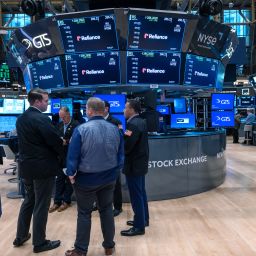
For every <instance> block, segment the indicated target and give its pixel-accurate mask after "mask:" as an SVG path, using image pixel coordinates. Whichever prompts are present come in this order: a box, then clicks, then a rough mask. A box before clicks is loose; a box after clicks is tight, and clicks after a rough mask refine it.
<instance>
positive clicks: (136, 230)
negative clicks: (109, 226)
mask: <svg viewBox="0 0 256 256" xmlns="http://www.w3.org/2000/svg"><path fill="white" fill-rule="evenodd" d="M144 234H145V229H139V228H134V227H133V228H130V229H128V230H122V231H121V236H139V235H144Z"/></svg>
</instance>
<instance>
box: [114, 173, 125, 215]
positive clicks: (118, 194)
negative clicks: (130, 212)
mask: <svg viewBox="0 0 256 256" xmlns="http://www.w3.org/2000/svg"><path fill="white" fill-rule="evenodd" d="M122 202H123V198H122V187H121V175H120V173H119V174H118V176H117V178H116V185H115V189H114V202H113V203H114V208H115V209H116V210H119V211H120V210H122Z"/></svg>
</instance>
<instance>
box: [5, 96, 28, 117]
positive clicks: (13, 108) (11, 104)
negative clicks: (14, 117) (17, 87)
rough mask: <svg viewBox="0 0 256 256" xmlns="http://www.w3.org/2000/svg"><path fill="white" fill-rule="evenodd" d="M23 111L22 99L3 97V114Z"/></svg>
mask: <svg viewBox="0 0 256 256" xmlns="http://www.w3.org/2000/svg"><path fill="white" fill-rule="evenodd" d="M23 112H24V100H23V99H4V105H3V113H4V114H22V113H23Z"/></svg>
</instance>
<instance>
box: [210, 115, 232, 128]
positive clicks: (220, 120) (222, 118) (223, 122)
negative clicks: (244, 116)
mask: <svg viewBox="0 0 256 256" xmlns="http://www.w3.org/2000/svg"><path fill="white" fill-rule="evenodd" d="M234 125H235V113H234V111H212V127H234Z"/></svg>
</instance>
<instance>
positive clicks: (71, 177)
mask: <svg viewBox="0 0 256 256" xmlns="http://www.w3.org/2000/svg"><path fill="white" fill-rule="evenodd" d="M68 177H69V180H70V183H71V184H74V183H75V181H76V180H75V176H68Z"/></svg>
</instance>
